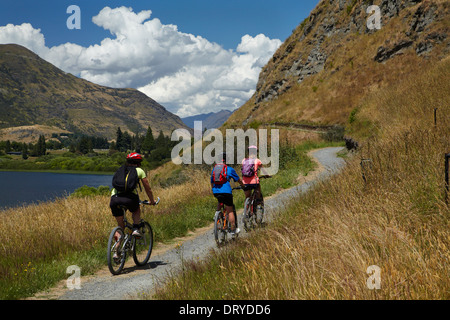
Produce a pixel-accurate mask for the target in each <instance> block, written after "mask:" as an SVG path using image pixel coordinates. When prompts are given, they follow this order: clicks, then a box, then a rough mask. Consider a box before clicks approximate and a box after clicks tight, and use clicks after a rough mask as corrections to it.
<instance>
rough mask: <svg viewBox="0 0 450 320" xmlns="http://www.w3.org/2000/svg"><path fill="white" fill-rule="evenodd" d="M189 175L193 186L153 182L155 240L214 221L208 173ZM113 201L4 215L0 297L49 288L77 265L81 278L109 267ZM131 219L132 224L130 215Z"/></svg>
mask: <svg viewBox="0 0 450 320" xmlns="http://www.w3.org/2000/svg"><path fill="white" fill-rule="evenodd" d="M152 174H153V173H152V172H150V175H152ZM188 175H189V177H190V178H191V180H190V181H189V183H185V184H179V185H173V186H170V187H166V188H162V187H160V186H159V185H158V184H156V183H155V184H154V187H153V188H152V190H153V193H154V195H155V197H158V196H159V197H161V199H162V201H161V202H160V204H159V205H158V206H156V207H147V206H146V207H144V209H143V210H144V211H143V217H144V218H145V219H146V220H147V221H149V222H150V223H151V225H152V227H153V230H154V234H155V241H157V242H167V241H170V240H171V239H172V238H174V237H180V236H184V235H186V234H187V233H188V232H189V231H191V230H194V229H195V228H198V227H203V226H205V225H207V224H209V223H210V222H211V218H210V217H209V216H208V214H209V215H211V212H210V211H211V210H209V211H208V209H210V208H211V207H213V206H214V205H213V201H212V196H209V192H210V190H209V181H208V177H209V175H207V174H206V173H205V172H202V171H199V170H189V172H188ZM140 196H141V199H146V198H147V196H146V195H144V194H143V193H141V194H140ZM210 198H211V199H210ZM109 201H110V197H109V196H98V195H97V196H86V197H79V196H78V197H71V196H68V197H66V198H63V199H57V200H55V201H52V202H47V203H40V204H35V205H30V206H23V207H18V208H14V209H9V210H5V211H2V212H0V219H1V223H0V299H17V298H23V297H27V296H31V295H33V294H34V293H36V292H37V291H39V290H43V289H46V288H49V287H51V286H53V285H54V284H55V283H56V282H57V281H59V280H61V279H65V278H67V277H68V276H69V275H67V274H66V269H67V267H69V266H71V265H77V266H79V267H80V268H81V271H82V274H83V275H84V274H89V273H92V272H94V271H95V270H97V269H98V268H100V267H101V266H103V265H105V263H106V243H107V241H108V236H109V232H110V231H111V230H112V228H113V227H114V226H116V224H117V223H116V221H115V219H114V217H113V216H112V215H111V211H110V209H109ZM127 216H128V219H130V221H131V214H130V213H127Z"/></svg>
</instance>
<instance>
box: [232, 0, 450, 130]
mask: <svg viewBox="0 0 450 320" xmlns="http://www.w3.org/2000/svg"><path fill="white" fill-rule="evenodd" d="M371 5H376V6H378V8H379V9H380V11H379V12H380V17H381V29H374V28H370V29H369V27H368V26H367V21H368V20H371V19H372V18H373V17H376V16H375V14H376V12H373V11H372V12H370V11H369V13H367V10H368V8H369V6H371ZM449 7H450V3H449V2H448V1H442V0H423V1H421V0H378V1H366V0H347V1H346V0H322V1H320V2H319V3H318V5H317V6H316V8H315V9H314V10H313V11H312V12H311V14H310V15H309V17H308V18H306V19H305V20H304V21H303V22H302V23H301V24H300V25H299V26H298V27H297V28H296V29H295V30H294V31H293V33H292V35H291V36H290V37H289V38H288V39H287V40H286V41H285V42H284V43H283V44H282V45H281V47H280V48H279V49H278V51H277V52H276V53H275V54H274V55H273V57H272V59H271V60H270V61H269V62H268V63H267V65H266V66H265V67H264V68H263V69H262V71H261V73H260V76H259V81H258V83H257V87H256V92H255V93H254V95H253V97H252V98H251V99H250V100H249V101H247V102H246V103H245V104H244V105H243V106H242V107H241V108H239V109H238V110H236V111H235V112H234V113H233V114H232V115H231V117H230V118H229V119H228V121H227V124H226V125H225V126H224V127H227V126H228V127H236V126H237V127H239V126H243V125H244V126H245V125H250V126H251V125H252V124H254V125H256V124H257V125H261V124H283V123H284V124H293V123H294V124H304V125H318V126H321V125H322V126H326V125H333V124H341V125H345V124H346V123H348V120H349V115H350V113H351V112H352V111H354V110H357V109H358V108H360V107H361V103H362V102H363V99H364V97H366V96H367V95H368V94H371V93H373V92H376V91H377V90H380V89H383V88H389V87H391V86H392V85H394V84H397V83H399V82H401V81H403V80H404V79H406V78H407V77H410V76H414V75H415V74H417V73H420V72H422V71H423V70H427V69H430V68H431V67H432V66H433V65H435V64H436V63H437V62H438V61H442V60H443V59H445V58H446V57H448V55H449V52H450V42H449V40H450V37H449V21H450V16H449ZM435 103H437V102H435ZM430 108H434V106H433V105H430Z"/></svg>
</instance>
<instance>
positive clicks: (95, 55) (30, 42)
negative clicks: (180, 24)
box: [0, 7, 281, 117]
mask: <svg viewBox="0 0 450 320" xmlns="http://www.w3.org/2000/svg"><path fill="white" fill-rule="evenodd" d="M151 14H152V12H151V11H149V10H147V11H141V12H139V13H135V12H133V10H132V9H131V8H126V7H120V8H115V9H111V8H109V7H106V8H104V9H102V10H101V11H100V13H99V14H98V15H97V16H95V17H93V19H92V21H93V22H94V23H95V24H96V25H98V26H99V27H102V28H104V29H105V30H109V31H110V32H111V35H112V37H111V38H106V39H104V40H103V41H102V42H101V43H100V44H99V45H92V46H89V47H82V46H79V45H77V44H72V43H65V44H61V45H59V46H55V47H52V48H48V47H46V46H45V38H44V35H43V34H42V33H41V31H40V29H34V28H33V27H32V26H31V25H30V24H28V23H24V24H22V25H19V26H15V25H11V24H9V25H7V26H5V27H0V43H17V44H20V45H23V46H25V47H27V48H29V49H30V50H32V51H34V52H36V53H37V54H39V55H40V56H41V57H42V58H44V59H46V60H47V61H49V62H51V63H53V64H55V65H56V66H57V67H59V68H61V69H62V70H64V71H66V72H71V73H73V74H76V75H79V76H80V77H82V78H84V79H87V80H89V81H92V82H94V83H98V84H101V85H106V86H110V87H132V88H137V89H138V90H141V91H142V92H144V93H145V94H147V95H148V96H150V97H152V98H153V99H155V100H156V101H158V102H159V103H161V104H162V105H164V106H166V108H167V109H168V110H170V111H171V112H173V113H176V114H178V115H179V116H181V117H184V116H190V115H194V114H198V113H204V112H211V111H219V110H221V109H228V110H233V109H234V108H236V107H239V106H241V105H242V104H243V103H245V101H246V100H248V99H249V98H250V97H251V96H252V94H253V92H254V90H255V87H256V82H257V80H258V75H259V72H260V70H261V67H263V66H264V64H265V63H266V62H267V61H268V60H269V59H270V57H271V56H272V55H273V53H274V52H275V51H276V49H277V48H278V47H279V46H280V45H281V41H280V40H278V39H275V40H272V39H269V38H268V37H266V36H265V35H263V34H260V35H257V36H256V37H252V36H249V35H245V36H243V37H242V39H241V43H240V44H239V45H238V47H237V48H236V50H225V49H223V47H222V46H220V45H218V44H217V43H213V42H210V41H208V40H207V39H204V38H202V37H200V36H195V35H192V34H187V33H183V32H181V31H179V30H178V28H177V26H175V25H164V24H162V23H161V21H160V20H159V19H157V18H153V19H150V17H151Z"/></svg>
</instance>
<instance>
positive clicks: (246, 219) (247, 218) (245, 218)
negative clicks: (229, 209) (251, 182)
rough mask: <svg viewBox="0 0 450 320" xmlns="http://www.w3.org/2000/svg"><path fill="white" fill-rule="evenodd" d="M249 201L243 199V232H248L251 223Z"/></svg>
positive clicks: (248, 199)
mask: <svg viewBox="0 0 450 320" xmlns="http://www.w3.org/2000/svg"><path fill="white" fill-rule="evenodd" d="M250 206H251V200H250V198H247V199H245V204H244V213H243V217H242V222H243V224H244V229H245V231H247V232H248V231H249V230H250V228H251V226H252V225H251V221H250V210H251V207H250Z"/></svg>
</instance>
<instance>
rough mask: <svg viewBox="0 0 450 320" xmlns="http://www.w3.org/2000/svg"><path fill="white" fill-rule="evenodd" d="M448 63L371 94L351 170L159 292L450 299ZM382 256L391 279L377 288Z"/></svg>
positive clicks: (359, 122)
mask: <svg viewBox="0 0 450 320" xmlns="http://www.w3.org/2000/svg"><path fill="white" fill-rule="evenodd" d="M448 74H450V59H449V58H446V59H444V60H443V61H441V62H439V63H437V64H436V65H435V66H434V67H433V68H430V69H428V70H417V71H416V72H415V73H412V74H409V75H408V76H407V77H405V80H404V81H402V82H400V83H397V84H396V85H395V86H392V87H389V88H383V89H380V90H377V91H376V92H373V93H372V94H370V95H369V96H367V97H366V98H365V99H364V100H363V101H362V104H361V107H360V109H358V112H357V113H355V115H354V117H353V120H352V124H351V125H350V126H349V130H350V131H351V132H352V134H354V135H355V136H357V137H359V138H360V139H361V141H364V142H363V144H362V147H361V148H360V150H359V152H358V153H356V154H355V155H354V156H353V157H350V158H349V159H348V164H347V166H346V168H345V169H344V170H343V172H342V173H340V174H339V175H337V176H335V177H334V178H332V179H331V180H330V181H328V182H324V183H322V184H321V185H319V186H317V187H316V188H315V189H314V190H313V191H312V192H310V193H308V194H307V195H305V196H301V197H298V198H297V199H295V200H294V201H292V203H291V204H290V205H289V206H288V207H287V208H286V209H283V210H282V211H280V213H279V218H278V219H277V221H276V222H275V223H274V224H273V225H271V226H270V227H268V228H266V229H264V230H261V231H260V232H257V233H254V234H253V236H251V237H249V238H248V239H245V240H241V241H239V242H238V245H237V246H233V247H230V250H225V251H222V252H220V253H217V254H212V256H211V258H210V259H206V260H205V261H204V262H200V263H198V262H187V263H186V265H189V266H190V268H188V269H187V271H185V272H184V273H183V274H182V275H181V276H180V277H176V278H174V279H173V280H172V281H171V283H170V284H169V285H168V286H166V287H165V288H162V289H161V290H160V291H159V292H158V295H157V298H158V299H230V298H231V299H252V300H253V299H255V300H258V299H445V300H448V299H449V298H450V294H449V292H450V277H449V273H448V272H449V267H450V254H449V252H450V238H449V236H448V230H449V227H450V220H449V217H450V211H449V207H448V205H446V204H445V202H444V155H445V153H449V152H450V116H449V115H450V96H449V92H450V83H449V81H448ZM434 107H438V108H439V109H438V114H437V115H438V118H437V120H438V121H437V126H434V119H433V111H434ZM362 158H365V159H371V162H366V163H365V165H364V174H365V175H364V177H365V180H364V179H363V176H362V173H363V171H362V167H361V165H360V161H361V159H362ZM372 265H376V266H378V267H379V268H380V279H381V289H379V290H370V289H368V287H367V280H368V278H369V274H368V273H367V272H366V271H367V268H368V267H369V266H372ZM217 279H220V281H217Z"/></svg>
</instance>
